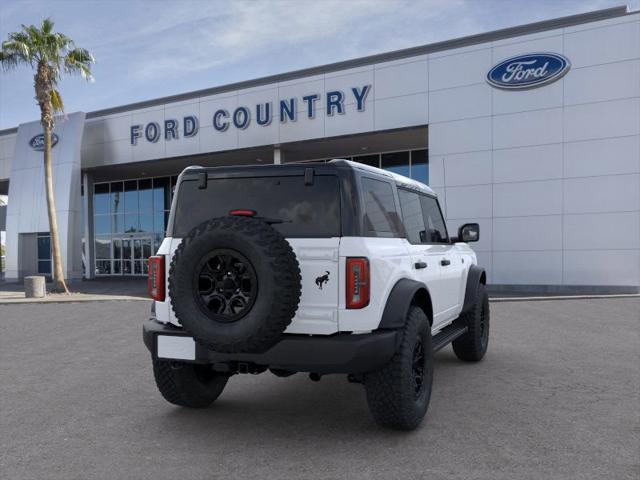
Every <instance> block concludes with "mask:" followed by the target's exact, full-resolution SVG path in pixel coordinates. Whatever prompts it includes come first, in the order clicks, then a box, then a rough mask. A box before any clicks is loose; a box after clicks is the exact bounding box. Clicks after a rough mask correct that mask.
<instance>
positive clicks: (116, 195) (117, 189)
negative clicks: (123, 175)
mask: <svg viewBox="0 0 640 480" xmlns="http://www.w3.org/2000/svg"><path fill="white" fill-rule="evenodd" d="M122 212H124V206H123V197H122V182H112V183H111V213H122Z"/></svg>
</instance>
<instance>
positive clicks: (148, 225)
mask: <svg viewBox="0 0 640 480" xmlns="http://www.w3.org/2000/svg"><path fill="white" fill-rule="evenodd" d="M140 231H142V232H153V213H140Z"/></svg>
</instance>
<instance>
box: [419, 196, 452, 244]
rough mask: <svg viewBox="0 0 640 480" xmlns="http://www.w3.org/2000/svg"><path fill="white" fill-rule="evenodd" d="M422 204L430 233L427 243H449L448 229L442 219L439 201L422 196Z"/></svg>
mask: <svg viewBox="0 0 640 480" xmlns="http://www.w3.org/2000/svg"><path fill="white" fill-rule="evenodd" d="M420 202H421V203H422V213H423V215H424V222H425V224H426V226H427V231H428V238H427V241H428V242H429V243H448V242H449V235H447V227H446V225H445V223H444V219H443V218H442V213H441V212H440V207H439V206H438V201H437V200H436V199H435V198H433V197H428V196H426V195H420Z"/></svg>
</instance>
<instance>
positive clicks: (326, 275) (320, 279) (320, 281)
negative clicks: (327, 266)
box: [316, 271, 329, 290]
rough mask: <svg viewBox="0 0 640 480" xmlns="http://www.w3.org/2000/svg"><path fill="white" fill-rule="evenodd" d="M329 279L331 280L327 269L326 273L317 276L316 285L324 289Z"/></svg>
mask: <svg viewBox="0 0 640 480" xmlns="http://www.w3.org/2000/svg"><path fill="white" fill-rule="evenodd" d="M328 281H329V272H327V271H325V272H324V275H320V276H319V277H318V278H316V285H317V286H318V288H319V289H320V290H322V285H324V284H325V283H327V282H328Z"/></svg>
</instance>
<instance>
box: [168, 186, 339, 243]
mask: <svg viewBox="0 0 640 480" xmlns="http://www.w3.org/2000/svg"><path fill="white" fill-rule="evenodd" d="M236 208H237V209H250V210H254V211H256V212H257V215H258V216H260V217H266V218H275V219H279V220H282V221H283V222H282V223H276V224H273V228H275V229H276V230H278V231H279V232H280V233H282V234H283V235H284V236H285V237H335V236H339V235H340V187H339V184H338V177H336V176H335V175H316V176H315V177H314V179H313V184H312V185H305V183H304V177H303V176H302V175H297V176H291V177H252V178H214V179H209V184H208V187H207V188H206V189H204V190H200V189H198V183H197V182H196V181H195V180H187V181H184V182H182V183H181V184H180V190H179V196H178V201H177V206H176V211H175V225H174V232H173V235H174V236H175V237H184V236H185V235H186V234H187V233H188V232H189V231H190V230H191V229H192V228H193V227H195V226H196V225H198V224H200V223H202V222H204V221H206V220H208V219H210V218H214V217H222V216H226V215H228V213H229V210H232V209H236Z"/></svg>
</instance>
